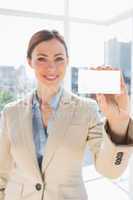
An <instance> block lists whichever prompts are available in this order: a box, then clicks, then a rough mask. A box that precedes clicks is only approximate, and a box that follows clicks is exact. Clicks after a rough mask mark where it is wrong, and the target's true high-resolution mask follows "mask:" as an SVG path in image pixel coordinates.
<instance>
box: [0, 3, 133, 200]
mask: <svg viewBox="0 0 133 200" xmlns="http://www.w3.org/2000/svg"><path fill="white" fill-rule="evenodd" d="M41 29H56V30H58V31H59V32H60V33H61V34H63V35H64V37H65V40H66V42H67V45H68V49H69V55H70V64H69V67H68V70H67V74H66V78H65V83H64V86H65V88H67V89H68V90H70V91H72V92H74V93H76V94H78V95H81V94H80V93H78V75H79V72H80V70H81V69H84V70H87V69H88V67H90V66H92V65H93V66H99V65H103V64H106V65H112V66H115V67H118V68H120V69H121V70H122V71H123V73H124V78H125V81H126V84H127V87H128V93H129V95H130V99H131V115H132V110H133V106H132V105H133V104H132V102H133V96H132V95H133V92H132V91H133V82H132V77H133V61H132V57H133V53H132V52H133V51H132V44H133V1H132V0H111V1H109V0H101V1H98V0H93V1H91V0H78V1H77V0H71V1H70V0H54V1H53V0H38V1H35V0H28V1H27V0H23V1H18V0H12V1H10V0H3V1H2V0H1V2H0V111H1V110H2V109H3V107H4V105H5V104H7V103H8V102H10V101H13V100H15V99H18V98H21V97H22V96H24V95H25V94H27V93H28V92H30V91H31V90H32V89H33V88H34V87H35V79H34V74H33V72H32V71H31V69H30V68H29V66H28V64H27V62H26V50H27V45H28V41H29V39H30V37H31V35H32V34H33V33H35V32H36V31H39V30H41ZM82 96H85V97H92V98H95V96H94V95H90V94H82ZM132 171H133V161H132V158H131V159H130V162H129V165H128V167H127V170H126V171H125V173H124V174H123V175H122V176H121V177H120V178H119V179H118V180H109V179H106V178H104V177H102V176H101V175H100V174H98V173H97V172H96V171H95V169H94V166H93V162H92V159H91V154H90V153H89V150H86V154H85V160H84V165H83V178H84V181H85V186H86V189H87V193H88V197H89V198H90V199H91V200H98V199H102V200H105V199H107V198H108V200H110V199H111V200H112V199H116V200H127V199H130V200H131V199H133V194H132V193H133V192H132V188H133V172H132ZM96 187H97V191H96V189H95V188H96ZM107 195H108V197H107Z"/></svg>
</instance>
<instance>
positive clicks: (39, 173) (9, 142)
mask: <svg viewBox="0 0 133 200" xmlns="http://www.w3.org/2000/svg"><path fill="white" fill-rule="evenodd" d="M27 61H28V63H29V66H30V67H31V68H32V69H33V70H34V73H35V77H36V80H37V87H36V89H35V90H34V91H32V92H31V93H30V94H28V95H27V96H26V97H24V98H23V99H21V100H18V101H15V102H12V103H10V104H8V105H7V106H6V107H5V109H4V110H3V113H2V121H1V130H0V200H65V199H71V200H87V199H90V200H91V197H89V198H87V195H86V191H85V188H84V184H83V180H82V175H81V170H82V160H83V156H84V150H85V147H86V145H87V146H88V147H89V149H90V150H91V152H92V155H93V160H94V164H95V166H96V169H97V170H98V171H99V172H100V173H101V174H103V175H104V176H107V177H110V178H116V177H118V176H120V175H121V174H122V172H123V171H124V169H125V168H126V166H127V162H128V158H129V156H130V154H131V153H132V150H133V147H132V140H133V136H132V131H133V123H132V120H131V119H130V117H129V97H128V94H127V90H126V86H125V83H124V81H123V79H122V77H121V94H120V95H97V101H98V104H99V107H100V109H101V110H102V112H103V113H104V115H105V116H106V120H105V121H103V120H102V118H101V117H100V115H99V110H98V106H97V103H96V102H95V101H94V100H91V99H83V98H80V97H78V96H76V95H74V94H72V93H69V92H67V91H66V90H65V89H64V88H63V79H64V76H65V72H66V68H67V65H68V62H69V56H68V51H67V46H66V44H65V41H64V39H63V37H62V36H61V35H60V34H59V33H58V32H57V31H49V30H42V31H39V32H37V33H35V34H34V35H33V36H32V38H31V39H30V42H29V45H28V50H27ZM106 69H110V70H112V68H110V67H99V68H98V70H106ZM88 173H89V172H88Z"/></svg>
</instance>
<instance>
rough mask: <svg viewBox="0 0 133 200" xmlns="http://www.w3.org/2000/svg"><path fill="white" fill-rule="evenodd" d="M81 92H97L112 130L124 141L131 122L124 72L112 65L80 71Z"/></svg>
mask: <svg viewBox="0 0 133 200" xmlns="http://www.w3.org/2000/svg"><path fill="white" fill-rule="evenodd" d="M78 83H79V93H93V94H96V98H97V102H98V104H99V107H100V109H101V111H102V112H103V113H104V115H105V116H106V119H107V121H108V124H109V127H110V130H111V131H112V133H115V136H116V135H118V138H120V141H123V140H124V138H125V135H126V131H127V127H128V124H129V119H130V116H129V111H130V108H129V107H130V106H129V105H130V102H129V96H128V92H127V88H126V84H125V82H124V79H123V76H122V73H121V72H120V70H118V69H114V68H112V67H110V66H107V67H106V66H101V67H97V68H96V69H93V70H80V71H79V79H78Z"/></svg>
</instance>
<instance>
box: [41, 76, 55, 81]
mask: <svg viewBox="0 0 133 200" xmlns="http://www.w3.org/2000/svg"><path fill="white" fill-rule="evenodd" d="M43 77H44V78H45V79H47V80H48V81H53V80H56V79H57V78H58V77H59V76H58V75H50V76H46V75H44V76H43Z"/></svg>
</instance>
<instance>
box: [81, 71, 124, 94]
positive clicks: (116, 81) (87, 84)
mask: <svg viewBox="0 0 133 200" xmlns="http://www.w3.org/2000/svg"><path fill="white" fill-rule="evenodd" d="M78 92H79V93H92V94H98V93H101V94H120V92H121V91H120V71H119V70H83V69H81V70H79V76H78Z"/></svg>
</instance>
